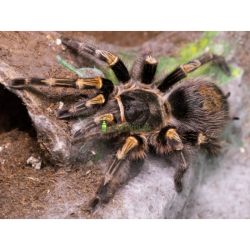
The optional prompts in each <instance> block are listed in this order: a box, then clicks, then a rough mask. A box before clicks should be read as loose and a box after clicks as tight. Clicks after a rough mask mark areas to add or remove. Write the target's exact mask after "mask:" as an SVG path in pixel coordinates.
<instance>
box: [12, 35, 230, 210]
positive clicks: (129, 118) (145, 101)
mask: <svg viewBox="0 0 250 250" xmlns="http://www.w3.org/2000/svg"><path fill="white" fill-rule="evenodd" d="M61 40H62V43H63V44H65V45H66V46H68V47H70V48H72V49H74V50H76V51H77V52H78V53H80V54H81V53H84V54H85V55H86V54H87V55H91V56H94V57H95V58H97V59H99V60H101V61H104V62H106V63H108V65H109V67H110V68H111V69H112V70H113V71H114V73H115V75H116V77H117V79H118V80H119V86H115V85H114V84H113V83H112V82H111V81H110V80H108V79H106V78H101V77H96V78H85V79H54V78H51V79H40V78H30V79H14V80H12V82H11V86H12V87H21V86H24V85H27V84H28V85H30V84H35V85H49V86H53V87H57V86H60V87H72V88H78V89H94V90H95V91H97V94H96V96H95V97H94V98H92V99H85V100H84V101H81V102H78V103H76V104H74V105H72V106H70V107H67V108H63V109H61V110H59V111H58V113H57V117H58V118H59V119H68V118H70V117H76V116H79V115H91V116H90V117H89V118H87V120H85V126H84V127H82V128H81V129H79V130H78V131H77V132H76V133H75V134H74V137H73V143H78V142H80V143H82V144H83V143H85V142H87V141H90V140H92V139H93V138H96V137H98V138H99V139H107V138H112V137H117V138H119V142H120V146H119V147H118V149H117V152H116V154H115V155H114V156H113V157H112V159H111V160H110V165H109V166H108V168H107V172H106V174H105V176H104V177H103V180H102V183H101V184H100V187H99V189H98V191H97V193H96V196H95V198H94V199H93V200H92V201H91V202H90V206H89V208H90V209H93V208H94V207H95V206H96V204H97V203H99V202H100V201H105V200H108V198H110V197H111V196H112V194H113V193H114V191H115V190H116V189H117V187H118V186H119V184H120V183H122V182H124V180H125V179H126V178H127V177H128V176H129V171H128V165H129V164H128V163H129V161H130V160H136V159H143V158H144V157H145V156H146V154H147V152H148V150H149V146H152V147H153V148H154V149H155V151H156V153H158V154H160V155H163V156H168V157H171V158H172V159H173V161H174V162H175V164H176V166H177V170H176V173H175V176H174V181H175V187H176V190H177V191H178V192H180V191H181V190H182V182H181V180H182V176H183V174H184V172H185V171H186V169H187V167H188V164H189V163H190V161H191V158H192V156H193V155H194V154H195V153H196V152H197V151H198V150H199V149H203V150H204V151H205V152H206V153H208V154H209V155H212V154H218V152H219V150H220V141H219V136H220V133H221V131H222V130H223V128H224V126H225V125H226V123H227V122H228V121H229V111H228V103H227V97H228V96H229V95H227V96H225V95H224V94H223V93H222V91H221V90H220V88H218V87H217V86H216V85H215V84H214V83H213V82H211V81H210V80H207V79H205V78H194V79H188V80H186V81H182V82H180V83H179V84H177V82H179V81H180V80H182V79H183V78H185V77H186V76H187V75H188V73H190V72H192V71H194V70H196V69H197V68H199V67H200V66H202V65H203V64H205V63H207V62H209V61H213V62H214V63H217V64H219V65H220V66H221V68H222V70H223V71H224V73H225V74H227V75H230V71H229V68H228V66H227V64H226V63H225V60H224V58H223V57H221V56H217V55H214V54H211V53H206V54H204V55H202V56H200V57H199V58H197V59H196V60H193V61H190V62H188V63H186V64H184V65H180V66H179V67H178V68H177V69H175V70H174V71H173V72H171V73H170V74H169V75H167V76H166V77H165V78H164V79H163V80H162V81H160V82H153V79H154V76H155V72H156V69H157V60H156V59H155V58H154V57H152V56H151V55H149V54H143V55H141V56H140V57H138V59H137V60H136V61H135V63H134V65H133V67H132V71H131V73H129V72H128V70H127V68H126V66H125V65H124V63H123V62H122V61H121V59H120V58H119V57H118V56H116V55H114V54H112V53H110V52H108V51H105V50H102V49H98V48H96V47H95V46H93V45H90V44H86V43H79V42H77V41H75V40H72V39H69V38H67V37H64V36H63V37H61ZM110 194H111V195H110Z"/></svg>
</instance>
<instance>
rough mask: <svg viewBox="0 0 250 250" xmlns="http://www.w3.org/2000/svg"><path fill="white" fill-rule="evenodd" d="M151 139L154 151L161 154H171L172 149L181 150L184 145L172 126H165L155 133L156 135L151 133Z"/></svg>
mask: <svg viewBox="0 0 250 250" xmlns="http://www.w3.org/2000/svg"><path fill="white" fill-rule="evenodd" d="M151 140H152V141H153V145H155V146H156V152H157V153H159V154H162V155H164V154H171V153H172V152H173V151H179V150H182V149H183V147H184V146H183V143H182V140H181V138H180V136H179V134H178V133H177V132H176V128H175V127H174V126H167V127H165V128H163V129H161V131H160V132H159V134H156V137H155V136H154V135H153V138H152V139H151Z"/></svg>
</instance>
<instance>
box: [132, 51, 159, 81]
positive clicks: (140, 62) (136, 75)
mask: <svg viewBox="0 0 250 250" xmlns="http://www.w3.org/2000/svg"><path fill="white" fill-rule="evenodd" d="M157 64H158V62H157V60H156V59H155V58H154V57H152V56H151V55H148V54H143V55H141V56H140V57H139V58H138V59H137V60H136V61H135V63H134V65H133V68H132V73H131V75H132V78H133V79H134V80H136V81H139V82H141V83H145V84H151V83H152V80H153V78H154V76H155V72H156V69H157Z"/></svg>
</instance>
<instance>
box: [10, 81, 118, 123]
mask: <svg viewBox="0 0 250 250" xmlns="http://www.w3.org/2000/svg"><path fill="white" fill-rule="evenodd" d="M31 85H37V86H39V85H47V86H50V87H67V88H77V89H96V90H97V96H96V97H94V98H93V99H91V100H84V101H81V102H78V103H76V104H73V105H72V106H71V107H67V108H64V109H61V110H59V111H58V113H57V117H58V118H60V119H64V118H69V117H75V116H79V115H86V114H89V113H90V112H93V111H95V110H97V109H98V107H100V106H101V105H103V104H105V103H106V102H107V100H108V98H109V95H110V94H111V93H112V92H113V90H114V84H113V83H112V82H111V81H110V80H108V79H106V78H101V77H96V78H84V79H56V78H50V79H42V78H30V79H25V78H17V79H13V80H12V81H11V83H10V87H12V88H18V89H22V88H25V87H27V86H31Z"/></svg>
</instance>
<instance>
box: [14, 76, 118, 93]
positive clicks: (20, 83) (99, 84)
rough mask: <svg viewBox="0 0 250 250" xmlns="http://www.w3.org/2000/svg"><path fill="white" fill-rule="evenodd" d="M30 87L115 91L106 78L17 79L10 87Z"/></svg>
mask: <svg viewBox="0 0 250 250" xmlns="http://www.w3.org/2000/svg"><path fill="white" fill-rule="evenodd" d="M28 85H38V86H39V85H47V86H51V87H66V88H77V89H98V90H103V91H104V90H108V89H109V92H112V91H113V88H114V84H113V83H112V82H111V81H110V80H108V79H106V78H101V77H97V78H84V79H66V78H65V79H56V78H49V79H42V78H30V79H25V78H16V79H13V80H11V83H10V87H12V88H24V87H26V86H28Z"/></svg>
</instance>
